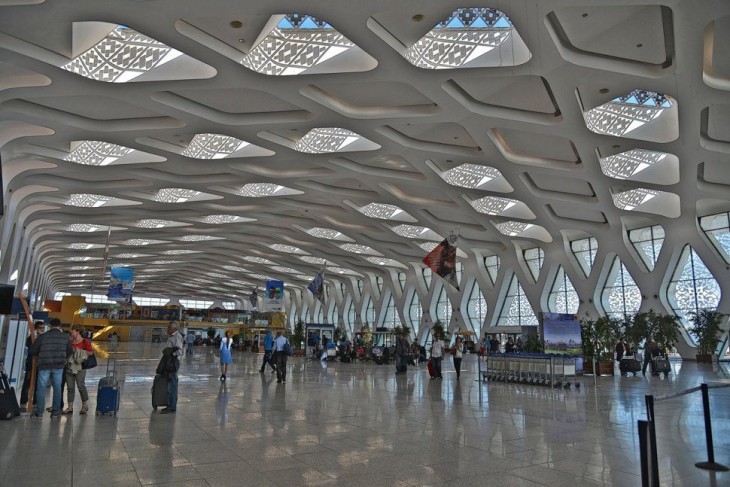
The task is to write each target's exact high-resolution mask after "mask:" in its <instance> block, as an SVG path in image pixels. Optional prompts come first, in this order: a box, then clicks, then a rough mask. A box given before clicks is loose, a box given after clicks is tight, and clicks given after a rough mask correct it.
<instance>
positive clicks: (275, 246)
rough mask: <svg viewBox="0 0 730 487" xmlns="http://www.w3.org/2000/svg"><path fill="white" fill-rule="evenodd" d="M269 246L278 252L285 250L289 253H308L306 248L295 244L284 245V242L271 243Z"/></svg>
mask: <svg viewBox="0 0 730 487" xmlns="http://www.w3.org/2000/svg"><path fill="white" fill-rule="evenodd" d="M269 248H270V249H272V250H276V251H277V252H285V253H287V254H306V253H307V252H305V251H304V250H302V249H300V248H299V247H294V246H293V245H283V244H272V245H269Z"/></svg>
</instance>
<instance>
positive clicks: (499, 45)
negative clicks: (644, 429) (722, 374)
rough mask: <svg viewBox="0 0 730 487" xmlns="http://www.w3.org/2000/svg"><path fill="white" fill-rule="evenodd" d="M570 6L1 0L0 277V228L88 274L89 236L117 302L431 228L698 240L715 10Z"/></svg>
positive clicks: (364, 265) (465, 236)
mask: <svg viewBox="0 0 730 487" xmlns="http://www.w3.org/2000/svg"><path fill="white" fill-rule="evenodd" d="M585 3H586V2H576V1H561V0H555V1H550V2H527V1H511V2H504V1H499V2H491V3H490V2H483V3H475V2H473V1H469V2H463V3H456V2H444V1H443V0H421V1H418V2H412V1H402V2H393V1H385V0H368V1H338V2H321V1H313V2H294V1H285V2H263V1H227V0H221V1H216V2H180V1H178V0H150V1H103V2H101V1H98V0H74V1H57V0H54V1H51V0H47V1H45V2H44V1H42V0H39V1H21V0H0V148H1V149H0V150H1V155H2V170H3V185H4V187H3V191H4V198H5V201H4V204H5V215H4V217H3V218H4V219H3V227H2V232H3V233H2V239H3V240H2V247H3V249H2V255H1V258H2V263H3V266H2V272H3V273H5V274H7V275H9V273H10V272H12V268H13V267H14V266H17V265H18V263H19V262H20V260H21V259H22V258H24V257H23V256H22V255H21V253H20V251H19V250H14V248H15V247H17V244H18V242H20V243H22V246H26V247H29V248H31V249H32V258H33V259H36V260H38V261H39V262H40V263H41V267H42V269H43V272H44V273H45V274H44V276H45V278H46V279H48V280H49V282H50V283H51V287H52V289H53V290H54V291H68V290H74V289H77V290H78V289H84V290H88V288H89V286H90V285H91V280H92V279H93V277H92V276H86V277H84V278H83V279H80V278H77V277H74V278H72V277H70V275H71V274H73V273H80V272H81V270H78V269H75V270H72V268H78V267H80V266H90V267H91V270H89V273H96V274H97V275H98V272H99V269H100V266H101V260H100V259H98V258H101V257H102V254H103V246H104V245H105V243H106V239H107V233H108V229H109V227H111V237H110V250H109V264H110V265H115V264H128V265H131V266H133V267H134V268H135V269H136V271H137V277H138V282H137V286H136V292H137V293H140V294H148V295H156V294H163V295H170V294H177V295H183V296H203V295H206V296H215V297H220V298H223V299H245V296H247V295H248V292H249V291H250V289H251V288H252V287H254V286H255V285H256V284H258V283H260V282H261V280H260V278H261V277H262V276H266V277H271V278H278V279H284V280H286V281H287V286H302V287H304V286H306V285H307V283H308V281H309V280H310V279H311V278H312V276H313V275H314V273H315V272H316V271H317V270H318V269H319V268H320V267H321V264H322V263H323V262H324V261H325V260H326V261H327V262H328V267H337V268H341V269H343V270H346V269H347V270H350V271H354V272H356V273H359V274H361V275H367V274H372V273H381V272H382V271H383V269H387V270H391V271H400V270H403V268H409V269H412V266H411V264H414V265H416V266H418V265H420V261H421V259H422V258H423V256H424V253H425V251H424V247H423V245H424V244H426V243H428V242H438V241H439V240H441V239H443V238H444V237H446V236H447V235H449V233H451V232H452V231H455V230H458V233H459V235H460V240H459V249H460V251H462V253H461V254H460V256H462V255H463V257H465V258H464V260H465V261H466V260H467V259H469V258H474V256H476V255H482V256H483V255H490V254H495V253H497V254H501V255H508V254H509V255H511V254H515V253H516V249H524V248H529V247H535V246H540V247H541V248H542V249H544V251H545V255H546V259H547V261H548V262H553V263H559V264H565V262H566V255H567V254H568V253H569V251H568V250H567V248H568V247H566V242H567V241H569V240H570V239H573V238H582V237H587V236H592V237H595V238H596V239H597V241H598V244H599V249H600V251H601V255H602V256H604V257H605V256H609V255H611V253H615V254H617V255H620V256H621V257H622V260H624V261H627V260H629V258H627V257H628V256H629V251H628V250H627V243H626V241H625V237H624V235H625V233H626V230H627V229H631V228H636V227H639V226H643V227H645V226H649V225H651V224H654V223H657V224H660V225H662V227H663V228H664V229H665V231H666V233H667V243H668V245H669V246H675V248H681V245H682V244H684V243H686V242H692V243H693V245H697V242H701V238H700V234H701V232H699V231H698V230H697V218H698V216H704V215H708V214H712V213H717V212H722V211H728V209H730V56H728V55H727V53H728V52H729V51H730V3H729V2H725V1H709V0H708V1H701V2H697V1H689V0H682V1H680V0H675V1H671V0H669V1H665V2H661V3H657V4H654V5H647V4H645V2H641V3H639V2H632V1H620V2H616V1H613V0H605V1H603V2H600V1H599V2H589V3H590V4H591V5H590V6H584V4H585ZM457 8H465V9H467V10H468V13H467V14H465V16H464V18H461V19H459V18H458V16H457V19H456V20H455V21H454V22H452V23H450V24H448V25H446V26H444V28H443V29H440V30H439V29H437V30H435V31H433V32H432V28H433V27H434V26H435V25H437V24H438V23H439V22H442V21H444V20H445V19H448V18H450V16H451V15H452V12H454V10H455V9H457ZM487 8H491V9H499V11H500V12H501V13H503V14H504V16H503V17H500V14H499V13H498V12H497V13H495V11H494V10H486V9H487ZM478 9H482V10H478ZM480 12H481V13H480ZM284 14H301V16H298V17H297V16H294V17H292V16H289V17H283V15H284ZM475 15H476V16H479V15H481V17H479V18H478V19H477V21H476V22H477V23H475V24H472V25H470V26H467V27H464V25H463V24H464V23H465V22H467V21H471V20H474V18H475V17H474V16H475ZM308 16H309V17H308ZM470 16H471V17H470ZM316 21H320V23H316ZM297 22H301V23H300V24H297ZM459 22H461V24H459ZM490 22H491V23H490ZM120 26H122V27H120ZM99 43H101V44H99ZM95 46H96V47H95ZM292 46H293V47H292ZM637 90H638V91H637ZM79 230H80V231H79ZM690 233H691V234H692V235H691V236H689V234H690ZM74 244H93V246H92V247H89V248H86V247H85V246H82V245H74ZM699 245H701V243H700V244H699ZM706 248H710V246H709V245H706ZM6 250H7V251H6ZM84 257H89V258H91V259H93V260H90V261H88V262H79V260H81V259H80V258H84ZM70 259H74V260H70ZM606 259H608V257H606ZM509 260H510V259H509V257H507V258H506V260H505V262H509ZM513 260H514V259H513ZM705 260H707V259H705ZM607 261H608V260H607ZM161 262H162V263H161ZM718 262H721V260H720V259H718ZM708 265H710V264H708ZM712 266H714V268H715V269H722V266H719V265H718V264H712ZM514 267H515V268H518V266H517V265H514ZM94 269H96V270H94ZM161 269H162V270H161ZM296 272H298V273H299V274H297V273H296ZM725 272H727V271H726V269H725ZM211 273H213V274H215V276H211ZM206 275H209V276H210V280H211V282H214V283H215V284H214V285H212V287H214V288H215V289H213V290H211V289H206V288H205V285H201V283H199V282H193V281H191V280H190V278H191V276H195V277H201V276H206ZM6 277H7V276H6ZM716 278H718V279H719V280H721V281H722V282H723V285H726V284H725V283H727V277H726V276H725V277H722V276H717V275H716ZM71 279H74V281H73V282H71ZM6 280H7V279H6ZM645 282H648V281H646V280H645ZM652 282H654V283H655V284H656V285H657V286H658V285H659V283H660V282H661V279H658V280H655V281H652ZM597 283H598V277H596V276H593V277H592V278H591V279H589V281H588V283H587V284H579V283H576V287H577V288H579V290H580V289H584V288H586V286H587V287H590V286H596V285H598V284H597ZM652 285H653V284H652ZM642 286H644V287H645V286H646V284H643V285H642ZM583 294H585V293H583Z"/></svg>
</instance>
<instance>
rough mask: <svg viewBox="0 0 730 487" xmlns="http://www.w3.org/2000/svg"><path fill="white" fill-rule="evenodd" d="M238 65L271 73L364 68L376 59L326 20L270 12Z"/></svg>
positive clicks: (374, 62)
mask: <svg viewBox="0 0 730 487" xmlns="http://www.w3.org/2000/svg"><path fill="white" fill-rule="evenodd" d="M241 64H243V65H244V66H246V67H247V68H249V69H252V70H254V71H256V72H257V73H262V74H268V75H272V76H291V75H297V74H314V73H317V74H321V73H337V72H345V71H368V70H370V69H373V68H375V66H377V61H376V60H375V59H373V58H372V57H371V56H369V55H368V54H366V53H365V52H364V51H362V50H361V49H360V48H359V47H357V46H356V45H355V44H353V43H352V42H351V41H350V40H349V39H348V38H347V37H345V36H343V35H342V34H340V33H339V32H337V31H336V30H335V29H334V28H333V27H332V26H331V25H329V24H328V23H327V22H325V21H323V20H320V19H317V18H315V17H312V16H309V15H302V14H287V15H274V16H272V17H271V18H270V19H269V22H268V23H267V24H266V26H265V27H264V29H263V31H262V32H261V33H260V34H259V37H258V39H257V40H256V42H255V43H254V45H253V47H252V48H251V50H250V51H249V53H248V54H247V55H246V56H245V57H244V58H243V59H242V60H241Z"/></svg>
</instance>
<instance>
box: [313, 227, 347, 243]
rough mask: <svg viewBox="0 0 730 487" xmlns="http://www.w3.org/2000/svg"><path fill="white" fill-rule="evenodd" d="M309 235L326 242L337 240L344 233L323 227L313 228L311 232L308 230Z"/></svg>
mask: <svg viewBox="0 0 730 487" xmlns="http://www.w3.org/2000/svg"><path fill="white" fill-rule="evenodd" d="M307 233H308V234H310V235H311V236H312V237H316V238H324V239H326V240H337V239H338V237H340V236H341V235H342V233H340V232H339V231H337V230H333V229H331V228H322V227H316V228H312V229H310V230H307Z"/></svg>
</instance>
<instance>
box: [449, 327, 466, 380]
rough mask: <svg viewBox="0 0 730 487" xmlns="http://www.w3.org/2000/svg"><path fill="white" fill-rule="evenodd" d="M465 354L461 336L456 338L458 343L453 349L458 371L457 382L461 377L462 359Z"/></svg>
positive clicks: (452, 353) (455, 365) (452, 352)
mask: <svg viewBox="0 0 730 487" xmlns="http://www.w3.org/2000/svg"><path fill="white" fill-rule="evenodd" d="M463 353H464V344H463V342H462V339H461V336H457V337H456V343H454V346H453V347H452V348H451V355H452V356H453V357H454V370H456V380H459V377H461V358H462V356H463Z"/></svg>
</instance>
